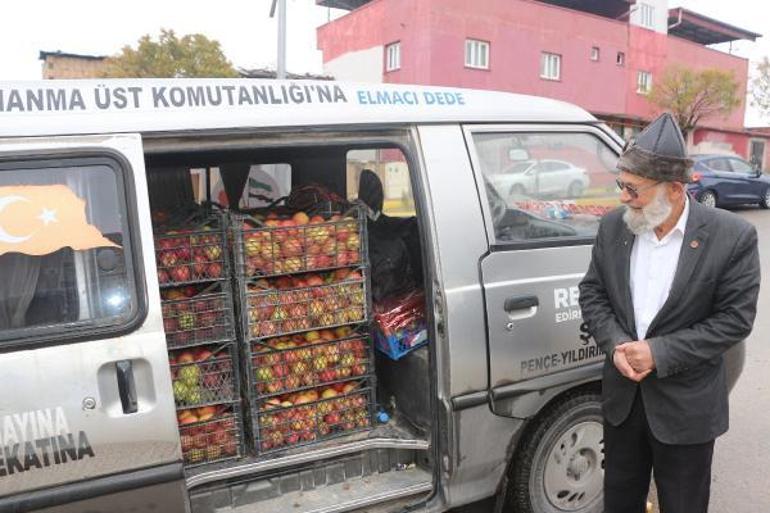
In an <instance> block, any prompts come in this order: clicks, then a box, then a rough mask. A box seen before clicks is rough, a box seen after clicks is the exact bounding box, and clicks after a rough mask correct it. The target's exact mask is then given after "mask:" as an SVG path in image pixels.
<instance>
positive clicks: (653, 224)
mask: <svg viewBox="0 0 770 513" xmlns="http://www.w3.org/2000/svg"><path fill="white" fill-rule="evenodd" d="M691 165H692V161H690V160H689V159H687V158H686V149H685V143H684V139H683V137H682V134H681V132H680V130H679V127H678V126H677V124H676V122H675V121H674V118H673V117H671V115H669V114H663V115H662V116H660V117H659V118H657V119H656V120H655V121H653V122H652V123H651V124H650V125H649V126H648V127H647V128H646V129H645V130H643V131H642V132H641V133H640V134H639V136H638V137H637V139H636V140H635V141H634V142H633V144H631V145H630V146H629V147H628V148H627V149H626V151H625V152H624V153H623V155H622V156H621V158H620V161H619V162H618V168H619V170H620V174H619V177H618V180H617V183H618V187H619V188H620V190H621V196H620V199H621V202H622V203H623V206H622V207H621V208H620V209H617V210H615V211H613V212H611V213H610V214H608V215H607V216H605V218H604V219H603V220H602V222H601V226H600V227H599V232H598V235H597V237H596V242H595V245H594V248H593V254H592V259H591V264H590V266H589V269H588V272H587V273H586V276H585V278H584V279H583V281H582V282H581V284H580V306H581V308H582V310H583V317H584V319H585V321H586V322H587V323H588V328H589V330H590V332H591V334H592V335H593V337H594V338H595V340H596V342H597V344H598V345H599V347H600V348H601V349H602V351H603V352H604V353H605V354H606V360H605V364H604V373H603V382H602V411H603V414H604V453H605V474H604V475H605V477H604V501H605V510H604V511H605V513H637V512H639V513H642V512H643V511H644V507H645V498H646V496H647V492H648V490H649V485H650V472H651V470H653V471H654V472H653V473H654V475H655V482H656V485H657V489H658V499H659V502H660V505H661V508H662V511H663V512H664V513H700V512H706V511H707V510H708V502H709V492H710V484H711V459H712V454H713V449H714V439H715V438H716V437H718V436H719V435H721V434H722V433H724V432H725V431H727V427H728V404H727V384H726V381H725V367H724V361H723V354H724V353H725V351H726V350H727V349H729V348H730V347H731V346H733V345H734V344H737V343H738V342H740V341H741V340H743V339H745V338H746V337H747V336H748V335H749V333H750V331H751V327H752V324H753V322H754V316H755V313H756V304H757V296H758V293H759V257H758V251H757V234H756V230H755V229H754V227H753V226H752V225H750V224H749V223H747V222H746V221H744V220H742V219H741V218H740V217H738V216H736V215H734V214H731V213H729V212H725V211H722V210H717V209H713V208H708V207H705V206H703V205H700V204H698V203H696V202H694V201H690V200H689V199H688V197H687V193H686V191H685V185H684V184H685V183H686V182H688V181H689V180H690V169H691Z"/></svg>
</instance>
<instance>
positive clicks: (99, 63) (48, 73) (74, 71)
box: [42, 55, 106, 80]
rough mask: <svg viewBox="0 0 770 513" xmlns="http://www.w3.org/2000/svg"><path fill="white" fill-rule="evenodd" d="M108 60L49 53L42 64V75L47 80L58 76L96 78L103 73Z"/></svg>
mask: <svg viewBox="0 0 770 513" xmlns="http://www.w3.org/2000/svg"><path fill="white" fill-rule="evenodd" d="M105 66H106V60H102V59H83V58H76V57H62V56H51V55H49V56H48V57H47V58H46V59H45V60H44V61H43V66H42V68H43V69H42V75H43V78H44V79H46V80H50V79H58V78H96V77H99V76H100V75H101V72H102V71H104V68H105Z"/></svg>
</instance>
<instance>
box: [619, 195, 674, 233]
mask: <svg viewBox="0 0 770 513" xmlns="http://www.w3.org/2000/svg"><path fill="white" fill-rule="evenodd" d="M672 210H673V206H672V205H671V202H670V201H669V200H668V198H667V197H666V190H665V189H664V188H661V189H658V191H657V192H656V193H655V197H654V198H653V199H652V201H651V202H650V203H649V204H647V205H646V206H644V207H642V209H641V210H636V209H633V208H630V207H629V206H627V205H626V211H625V212H624V213H623V221H624V222H625V223H626V226H627V227H628V229H629V230H631V233H633V234H634V235H641V234H642V233H644V232H648V231H651V230H654V229H655V228H657V227H658V226H660V225H661V224H663V222H664V221H665V220H666V219H668V216H670V215H671V211H672Z"/></svg>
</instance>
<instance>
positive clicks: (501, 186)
mask: <svg viewBox="0 0 770 513" xmlns="http://www.w3.org/2000/svg"><path fill="white" fill-rule="evenodd" d="M490 179H491V181H492V183H493V184H494V186H495V188H496V189H497V190H498V192H499V193H500V195H501V196H503V197H507V198H512V199H515V198H521V197H522V196H529V197H533V198H541V197H550V196H559V197H567V198H579V197H580V196H582V195H583V192H584V191H585V190H586V188H587V187H588V183H589V180H588V173H587V172H586V170H585V169H583V168H580V167H577V166H575V165H573V164H571V163H570V162H567V161H564V160H553V159H542V160H523V161H521V162H516V163H514V164H513V165H512V166H511V167H509V168H507V169H505V170H504V171H502V172H501V173H500V174H496V175H492V176H490Z"/></svg>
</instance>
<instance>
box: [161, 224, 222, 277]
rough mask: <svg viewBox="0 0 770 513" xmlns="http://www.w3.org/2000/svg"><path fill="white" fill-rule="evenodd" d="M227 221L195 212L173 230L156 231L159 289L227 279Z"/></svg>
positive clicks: (167, 228)
mask: <svg viewBox="0 0 770 513" xmlns="http://www.w3.org/2000/svg"><path fill="white" fill-rule="evenodd" d="M226 221H227V218H226V216H225V215H224V214H223V213H221V212H216V211H206V210H200V211H197V212H195V213H193V214H191V215H189V216H188V217H186V218H185V219H183V220H179V219H177V220H176V222H177V223H178V224H176V225H174V226H170V225H165V226H160V227H155V228H154V229H155V260H156V263H157V266H158V282H159V283H160V286H161V287H178V286H180V285H187V284H194V283H203V282H210V281H214V280H226V279H229V278H230V259H229V257H228V242H227V222H226Z"/></svg>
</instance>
